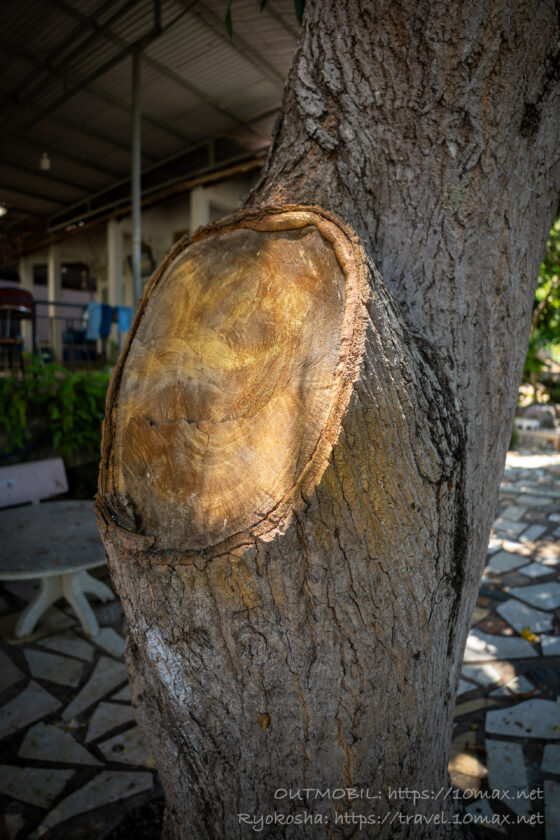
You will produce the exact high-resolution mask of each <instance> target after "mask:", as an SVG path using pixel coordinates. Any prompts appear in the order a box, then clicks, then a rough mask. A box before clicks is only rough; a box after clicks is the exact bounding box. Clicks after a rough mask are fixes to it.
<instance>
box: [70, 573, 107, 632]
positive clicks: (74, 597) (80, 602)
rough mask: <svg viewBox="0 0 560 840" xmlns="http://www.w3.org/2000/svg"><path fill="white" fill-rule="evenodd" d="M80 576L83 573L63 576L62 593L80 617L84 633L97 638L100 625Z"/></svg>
mask: <svg viewBox="0 0 560 840" xmlns="http://www.w3.org/2000/svg"><path fill="white" fill-rule="evenodd" d="M80 575H81V572H69V573H68V574H65V575H62V591H63V593H64V597H65V598H66V600H67V601H68V603H69V604H70V606H71V607H72V608H73V610H74V612H75V613H76V615H77V616H78V618H79V620H80V624H81V625H82V627H83V629H84V631H85V632H86V633H87V634H88V635H89V636H97V634H98V633H99V625H98V623H97V619H96V617H95V615H94V613H93V610H92V608H91V607H90V605H89V602H88V599H87V598H86V596H85V595H84V592H83V590H82V586H81V580H80Z"/></svg>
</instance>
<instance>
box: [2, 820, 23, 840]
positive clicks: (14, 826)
mask: <svg viewBox="0 0 560 840" xmlns="http://www.w3.org/2000/svg"><path fill="white" fill-rule="evenodd" d="M2 820H4V825H5V826H6V831H7V832H8V834H7V837H6V840H15V838H16V837H17V835H18V833H19V832H20V831H21V829H22V828H23V826H24V825H25V819H24V818H23V817H22V815H21V814H0V837H3V835H2V833H1V828H2Z"/></svg>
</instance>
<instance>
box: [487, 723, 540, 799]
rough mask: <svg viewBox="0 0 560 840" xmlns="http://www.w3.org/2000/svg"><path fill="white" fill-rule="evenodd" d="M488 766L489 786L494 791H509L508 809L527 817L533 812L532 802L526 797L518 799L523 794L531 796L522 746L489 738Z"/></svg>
mask: <svg viewBox="0 0 560 840" xmlns="http://www.w3.org/2000/svg"><path fill="white" fill-rule="evenodd" d="M484 746H485V747H486V766H487V768H488V784H489V785H490V787H491V788H492V789H493V790H499V791H506V790H507V791H509V793H510V795H509V796H508V797H507V799H505V800H504V802H505V804H506V805H507V806H508V808H511V810H512V811H514V813H516V814H522V815H527V814H529V813H530V812H531V800H530V799H528V798H527V799H525V798H524V796H521V797H520V798H517V797H518V795H519V794H520V793H522V792H525V793H526V794H527V796H529V792H530V791H529V779H528V778H527V770H526V767H525V759H524V758H523V749H522V747H521V745H520V744H516V743H512V742H511V741H496V740H494V739H493V738H487V739H486V741H485V743H484Z"/></svg>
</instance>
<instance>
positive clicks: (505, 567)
mask: <svg viewBox="0 0 560 840" xmlns="http://www.w3.org/2000/svg"><path fill="white" fill-rule="evenodd" d="M526 562H527V559H526V558H525V557H523V556H522V555H521V554H512V553H511V552H509V551H498V553H497V554H494V555H493V556H492V557H491V558H490V560H489V562H488V564H487V566H486V568H487V569H490V571H491V572H509V571H511V570H512V569H517V568H519V566H522V565H523V564H524V563H526Z"/></svg>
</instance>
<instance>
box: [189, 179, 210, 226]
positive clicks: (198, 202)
mask: <svg viewBox="0 0 560 840" xmlns="http://www.w3.org/2000/svg"><path fill="white" fill-rule="evenodd" d="M209 221H210V198H209V196H208V191H207V190H206V189H205V188H204V187H195V188H194V189H193V190H191V233H194V231H195V230H196V229H197V228H198V227H201V226H202V225H207V224H208V222H209Z"/></svg>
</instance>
